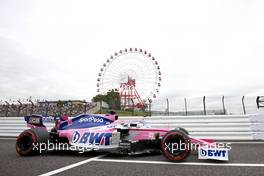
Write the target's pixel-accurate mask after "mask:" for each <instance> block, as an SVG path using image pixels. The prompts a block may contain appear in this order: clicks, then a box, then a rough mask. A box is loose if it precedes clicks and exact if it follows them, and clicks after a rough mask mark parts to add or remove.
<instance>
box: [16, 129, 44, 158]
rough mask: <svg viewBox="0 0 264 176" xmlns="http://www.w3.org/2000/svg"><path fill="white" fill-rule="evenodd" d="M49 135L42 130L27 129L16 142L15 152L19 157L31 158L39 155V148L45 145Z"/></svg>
mask: <svg viewBox="0 0 264 176" xmlns="http://www.w3.org/2000/svg"><path fill="white" fill-rule="evenodd" d="M48 140H49V133H48V132H47V131H46V130H43V129H38V128H35V129H28V130H25V131H23V132H22V133H21V134H20V135H19V136H18V137H17V141H16V151H17V153H18V154H19V155H21V156H32V155H37V154H40V153H41V152H42V151H41V150H40V146H42V148H43V145H46V144H47V142H48ZM46 147H47V145H46Z"/></svg>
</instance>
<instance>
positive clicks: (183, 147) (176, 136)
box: [161, 130, 191, 162]
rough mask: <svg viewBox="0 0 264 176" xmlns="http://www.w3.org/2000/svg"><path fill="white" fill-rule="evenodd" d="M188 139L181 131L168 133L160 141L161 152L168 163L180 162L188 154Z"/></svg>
mask: <svg viewBox="0 0 264 176" xmlns="http://www.w3.org/2000/svg"><path fill="white" fill-rule="evenodd" d="M190 147H191V145H190V139H189V137H188V135H187V134H186V133H185V132H183V131H182V130H172V131H169V132H168V133H167V134H165V136H164V137H163V138H162V140H161V150H162V153H163V155H164V157H165V158H167V159H168V160H170V161H174V162H177V161H182V160H184V159H186V158H187V157H188V156H189V154H190Z"/></svg>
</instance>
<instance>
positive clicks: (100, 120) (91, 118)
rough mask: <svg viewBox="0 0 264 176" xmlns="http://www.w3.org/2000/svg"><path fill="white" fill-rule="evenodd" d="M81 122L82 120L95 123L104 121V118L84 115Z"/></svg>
mask: <svg viewBox="0 0 264 176" xmlns="http://www.w3.org/2000/svg"><path fill="white" fill-rule="evenodd" d="M79 122H80V123H82V122H93V123H98V122H104V120H103V119H102V118H98V117H94V116H91V117H88V118H87V117H84V118H80V120H79Z"/></svg>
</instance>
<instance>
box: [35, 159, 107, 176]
mask: <svg viewBox="0 0 264 176" xmlns="http://www.w3.org/2000/svg"><path fill="white" fill-rule="evenodd" d="M104 156H105V155H100V156H97V157H93V158H89V159H87V160H83V161H80V162H78V163H74V164H71V165H68V166H65V167H62V168H59V169H56V170H53V171H50V172H47V173H45V174H41V175H39V176H50V175H54V174H58V173H60V172H63V171H66V170H69V169H72V168H74V167H77V166H80V165H83V164H86V163H89V162H91V161H93V160H95V159H99V158H101V157H104Z"/></svg>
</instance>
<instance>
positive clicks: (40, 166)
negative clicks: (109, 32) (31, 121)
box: [0, 139, 264, 176]
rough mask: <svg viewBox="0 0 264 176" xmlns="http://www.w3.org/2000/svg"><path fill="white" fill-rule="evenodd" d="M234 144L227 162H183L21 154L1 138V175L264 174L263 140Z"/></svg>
mask: <svg viewBox="0 0 264 176" xmlns="http://www.w3.org/2000/svg"><path fill="white" fill-rule="evenodd" d="M231 147H232V150H231V151H230V161H228V162H219V161H211V160H198V159H197V154H192V155H190V156H189V157H188V158H187V160H186V161H184V162H181V163H171V162H167V160H166V159H165V158H164V157H163V156H162V155H160V154H155V155H150V154H144V155H136V156H128V155H113V154H106V153H95V152H87V153H82V154H80V153H78V152H72V151H60V152H58V151H56V152H55V151H49V152H46V153H44V154H42V155H40V156H33V157H20V156H18V155H17V154H16V151H15V140H14V139H0V175H8V176H11V175H16V176H19V175H21V176H23V175H27V176H28V175H41V174H47V173H48V174H47V175H51V174H55V173H56V175H67V176H69V175H71V176H72V175H92V176H103V175H107V176H110V175H114V176H119V175H120V176H121V175H122V176H123V175H140V176H145V175H146V176H148V175H149V176H160V175H173V176H177V175H181V176H184V175H186V176H192V175H194V176H199V175H210V176H222V175H232V176H235V175H250V176H254V175H258V176H263V175H264V143H263V142H256V143H234V144H232V145H231ZM83 161H84V162H83ZM58 169H59V170H58ZM51 171H55V172H51Z"/></svg>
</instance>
